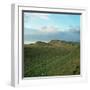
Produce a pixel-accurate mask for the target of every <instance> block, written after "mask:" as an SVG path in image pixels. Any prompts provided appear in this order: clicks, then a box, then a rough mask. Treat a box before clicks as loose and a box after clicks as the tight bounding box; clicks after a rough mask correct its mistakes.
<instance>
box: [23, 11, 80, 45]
mask: <svg viewBox="0 0 90 90" xmlns="http://www.w3.org/2000/svg"><path fill="white" fill-rule="evenodd" d="M50 40H65V41H73V42H79V41H80V15H78V14H66V13H63V14H61V13H58V14H57V13H37V12H36V13H35V12H24V43H25V44H29V43H35V42H37V41H44V42H49V41H50Z"/></svg>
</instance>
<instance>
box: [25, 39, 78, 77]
mask: <svg viewBox="0 0 90 90" xmlns="http://www.w3.org/2000/svg"><path fill="white" fill-rule="evenodd" d="M79 74H80V43H75V42H66V41H60V40H51V41H50V42H48V43H45V42H41V41H37V42H36V43H34V44H27V45H24V77H38V76H60V75H79Z"/></svg>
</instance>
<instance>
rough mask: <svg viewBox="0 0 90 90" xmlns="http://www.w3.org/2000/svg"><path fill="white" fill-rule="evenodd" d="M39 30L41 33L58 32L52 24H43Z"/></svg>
mask: <svg viewBox="0 0 90 90" xmlns="http://www.w3.org/2000/svg"><path fill="white" fill-rule="evenodd" d="M39 32H41V33H44V34H45V33H56V32H59V29H58V28H57V27H54V26H43V27H41V28H40V29H39Z"/></svg>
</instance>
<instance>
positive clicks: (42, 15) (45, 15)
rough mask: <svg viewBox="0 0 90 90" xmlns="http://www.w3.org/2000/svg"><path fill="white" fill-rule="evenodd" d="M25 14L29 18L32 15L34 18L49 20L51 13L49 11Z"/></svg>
mask: <svg viewBox="0 0 90 90" xmlns="http://www.w3.org/2000/svg"><path fill="white" fill-rule="evenodd" d="M25 16H26V17H27V19H28V18H29V17H30V16H31V18H33V19H35V18H40V19H44V20H49V16H50V14H47V13H25Z"/></svg>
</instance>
